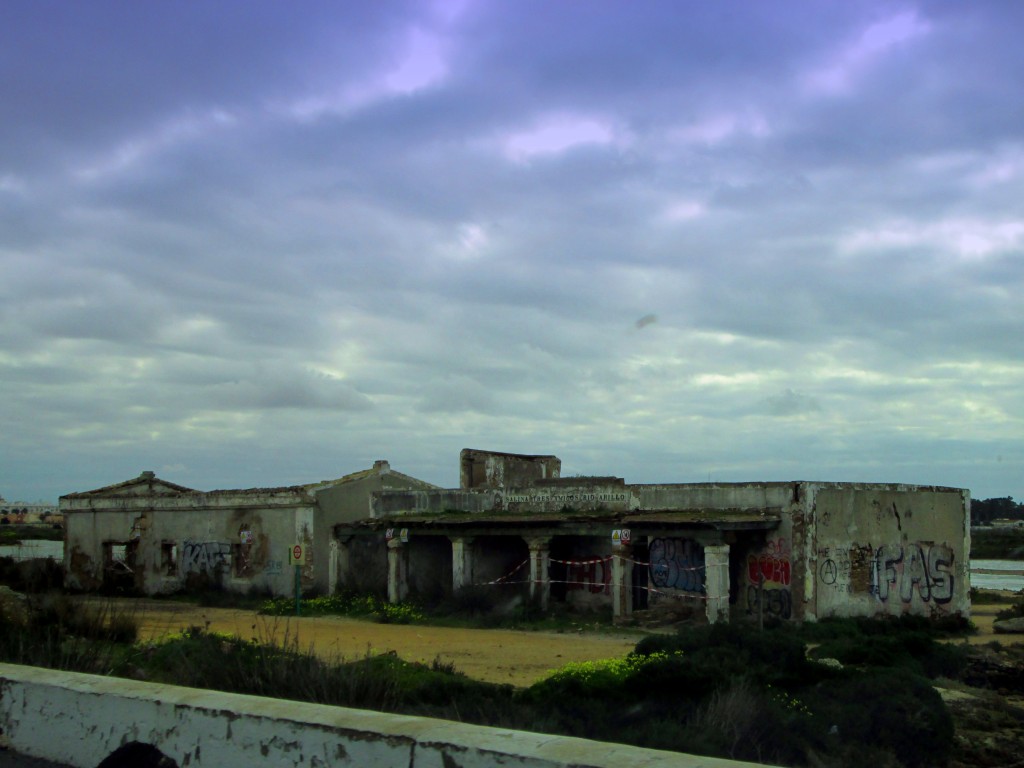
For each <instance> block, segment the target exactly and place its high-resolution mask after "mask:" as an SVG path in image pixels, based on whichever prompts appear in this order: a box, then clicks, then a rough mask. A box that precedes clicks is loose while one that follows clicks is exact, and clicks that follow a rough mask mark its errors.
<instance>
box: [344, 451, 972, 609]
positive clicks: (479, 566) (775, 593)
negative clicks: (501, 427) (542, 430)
mask: <svg viewBox="0 0 1024 768" xmlns="http://www.w3.org/2000/svg"><path fill="white" fill-rule="evenodd" d="M560 470H561V462H560V461H559V460H558V459H557V458H556V457H554V456H526V455H518V454H504V453H494V452H487V451H475V450H464V451H463V452H462V455H461V461H460V477H461V483H460V486H461V487H459V488H457V489H439V488H426V489H413V488H409V489H383V490H380V491H375V492H374V493H373V494H372V501H371V504H372V509H371V515H370V517H369V518H367V519H364V520H347V521H345V522H341V523H338V524H336V525H335V526H334V530H333V541H332V544H331V546H332V547H333V548H334V551H335V552H336V554H335V556H334V557H332V558H331V563H332V566H333V568H332V571H333V573H332V575H331V577H330V579H329V581H330V589H331V590H332V591H333V590H334V589H337V588H342V589H349V588H351V589H362V590H367V589H369V590H374V589H376V590H378V591H382V589H383V585H384V584H385V583H386V584H387V592H388V596H389V599H390V600H392V601H399V600H402V599H405V598H407V597H409V596H412V595H419V596H421V597H426V598H435V597H438V596H442V597H443V596H445V595H451V594H452V593H454V592H457V591H459V590H463V589H466V588H470V587H472V588H474V589H478V590H486V591H488V592H489V593H490V594H491V595H493V602H494V603H495V604H498V605H501V604H503V603H504V604H507V605H512V604H517V603H521V602H522V601H525V600H532V601H534V603H535V604H536V605H537V606H538V607H539V608H541V609H549V608H551V607H553V604H554V603H561V604H563V605H565V606H567V607H571V608H574V609H596V608H603V609H604V610H608V609H610V610H611V611H612V613H613V615H614V616H615V617H616V618H617V619H619V620H625V619H628V618H629V617H630V616H631V615H632V614H634V613H635V612H637V611H654V612H658V611H661V612H669V613H675V614H677V615H685V614H687V613H688V614H690V615H696V616H698V617H706V619H707V620H708V621H710V622H716V621H727V620H729V619H730V618H741V617H751V618H759V619H765V618H771V617H776V618H779V619H786V620H795V621H803V620H816V619H821V618H826V617H833V616H878V615H898V614H904V613H912V614H919V615H926V616H941V615H949V614H960V615H962V616H965V617H966V616H968V615H969V612H970V601H969V597H968V592H969V589H970V581H969V578H970V577H969V563H968V553H969V551H970V495H969V492H968V491H966V490H962V489H958V488H945V487H935V486H914V485H901V484H872V483H827V482H806V481H799V482H755V483H694V484H668V485H663V484H644V485H631V484H627V483H626V482H625V481H624V480H623V479H622V478H617V477H571V478H562V477H560Z"/></svg>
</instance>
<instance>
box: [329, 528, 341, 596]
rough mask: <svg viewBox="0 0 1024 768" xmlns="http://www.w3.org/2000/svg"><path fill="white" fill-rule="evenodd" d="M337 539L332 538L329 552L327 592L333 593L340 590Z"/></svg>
mask: <svg viewBox="0 0 1024 768" xmlns="http://www.w3.org/2000/svg"><path fill="white" fill-rule="evenodd" d="M339 548H340V547H339V544H338V540H337V539H331V549H330V551H329V552H328V553H327V594H328V595H333V594H336V593H337V591H338V550H339Z"/></svg>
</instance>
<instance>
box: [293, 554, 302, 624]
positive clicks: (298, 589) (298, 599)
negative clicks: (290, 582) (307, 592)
mask: <svg viewBox="0 0 1024 768" xmlns="http://www.w3.org/2000/svg"><path fill="white" fill-rule="evenodd" d="M301 603H302V566H301V565H296V566H295V615H296V616H298V615H299V605H300V604H301Z"/></svg>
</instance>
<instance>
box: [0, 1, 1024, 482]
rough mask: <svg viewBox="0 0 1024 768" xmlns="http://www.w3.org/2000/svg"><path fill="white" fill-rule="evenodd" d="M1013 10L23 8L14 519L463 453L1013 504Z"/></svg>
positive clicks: (1, 200)
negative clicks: (138, 483)
mask: <svg viewBox="0 0 1024 768" xmlns="http://www.w3.org/2000/svg"><path fill="white" fill-rule="evenodd" d="M1021 29H1024V4H1019V3H1011V2H996V1H993V2H961V1H960V0H957V1H956V2H892V1H890V0H886V1H885V2H831V1H829V2H825V1H824V0H822V1H821V2H785V3H775V2H760V1H757V2H755V1H753V0H751V1H750V2H721V3H719V2H714V3H712V2H704V1H703V0H702V1H701V2H696V1H694V2H679V1H677V0H672V1H671V2H643V3H633V2H595V1H594V0H587V1H586V2H582V1H576V2H572V1H569V0H565V1H562V2H558V1H556V2H552V0H544V1H543V2H539V1H538V2H525V1H522V0H516V2H497V1H495V2H486V1H483V0H480V1H475V0H466V1H464V2H436V3H433V4H431V3H428V2H421V1H419V0H417V1H416V2H409V3H407V4H403V3H400V2H390V1H389V2H375V3H336V2H320V3H317V2H303V3H298V4H297V3H291V2H283V1H282V2H250V1H249V0H247V1H246V2H178V1H177V0H175V1H174V2H160V1H155V2H154V1H148V2H136V1H135V0H125V1H124V2H102V1H91V2H45V1H43V0H8V1H7V2H3V3H2V4H0V495H2V496H4V497H6V498H7V499H8V500H26V501H35V500H37V499H41V500H48V501H56V499H57V497H58V496H59V495H61V494H64V493H70V492H75V491H82V490H88V489H92V488H96V487H99V486H103V485H107V484H110V483H115V482H120V481H122V480H126V479H128V478H131V477H134V476H136V475H138V474H139V472H141V471H143V470H154V471H156V472H157V474H158V475H159V476H160V477H163V478H165V479H167V480H170V481H172V482H175V483H180V484H182V485H186V486H190V487H193V488H199V489H204V490H210V489H215V488H244V487H258V486H277V485H292V484H298V483H305V482H311V481H316V480H322V479H327V478H332V477H338V476H340V475H343V474H347V473H349V472H352V471H356V470H358V469H362V468H365V467H367V466H369V465H370V464H371V463H372V462H373V461H374V460H375V459H380V458H384V459H388V460H390V462H391V465H392V467H393V468H395V469H398V470H400V471H402V472H406V473H408V474H411V475H414V476H416V477H419V478H422V479H424V480H428V481H431V482H434V483H437V484H440V485H444V486H456V485H458V452H459V450H460V449H461V448H464V447H473V448H487V449H493V450H501V451H513V452H520V453H554V454H556V455H558V456H559V457H561V459H562V471H563V475H573V474H599V475H617V476H621V477H625V478H626V480H627V482H698V481H700V482H705V481H707V480H709V479H710V480H714V481H753V480H797V479H806V480H835V481H877V482H907V483H923V484H938V485H951V486H960V487H966V488H970V489H971V491H972V494H973V496H974V497H976V498H988V497H991V496H1006V495H1012V496H1014V497H1015V498H1017V499H1021V498H1022V497H1024V473H1022V469H1024V386H1022V385H1024V303H1022V298H1021V297H1022V288H1024V260H1022V253H1024V250H1022V249H1024V88H1022V86H1024V45H1022V44H1021V42H1020V32H1021Z"/></svg>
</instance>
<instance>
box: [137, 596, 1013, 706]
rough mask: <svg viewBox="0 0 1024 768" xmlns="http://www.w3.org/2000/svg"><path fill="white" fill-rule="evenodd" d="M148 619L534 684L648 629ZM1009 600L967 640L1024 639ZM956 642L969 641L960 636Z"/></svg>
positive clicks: (235, 612) (142, 609)
mask: <svg viewBox="0 0 1024 768" xmlns="http://www.w3.org/2000/svg"><path fill="white" fill-rule="evenodd" d="M130 602H131V605H132V606H133V610H134V611H135V612H136V616H137V617H138V619H139V622H140V633H139V634H140V639H144V640H148V639H156V638H158V637H161V636H163V635H166V634H168V633H173V632H180V631H181V630H183V629H186V628H188V627H190V626H198V627H203V628H205V629H209V630H211V631H216V632H227V633H231V634H235V635H238V636H239V637H243V638H247V639H248V638H256V639H259V640H268V639H270V638H275V639H277V640H278V641H279V642H296V641H297V645H298V647H299V648H300V649H303V650H305V649H309V648H312V649H313V650H314V651H315V652H316V653H317V654H318V655H319V656H321V657H323V658H328V659H339V658H343V659H358V658H362V657H363V656H365V655H367V654H368V653H369V654H379V653H387V652H391V651H393V652H395V653H396V654H397V655H398V656H399V657H400V658H403V659H405V660H407V661H418V662H425V663H430V662H431V661H433V660H434V659H439V660H440V661H442V662H445V663H452V664H454V665H455V668H456V669H457V670H458V671H459V672H462V673H464V674H466V675H467V676H469V677H471V678H474V679H476V680H485V681H488V682H494V683H511V684H512V685H515V686H528V685H530V684H532V683H534V682H536V681H537V680H539V679H540V678H542V677H544V676H545V675H546V674H547V673H548V672H550V671H551V670H553V669H556V668H558V667H560V666H562V665H564V664H567V663H569V662H574V661H591V660H596V659H607V658H612V657H617V656H622V655H624V654H626V653H628V652H629V651H631V650H632V649H633V647H634V646H635V645H636V643H637V641H638V640H639V639H640V637H641V636H642V635H641V634H640V633H638V632H635V631H634V632H625V631H623V632H617V633H616V632H608V631H601V632H565V633H559V632H530V631H521V630H503V629H463V628H452V627H429V626H422V625H412V624H379V623H376V622H373V621H367V620H360V619H350V618H343V617H336V616H330V617H298V618H297V617H294V616H292V617H275V616H260V615H258V614H256V613H255V612H254V611H251V610H240V609H233V608H203V607H199V606H195V605H189V604H187V603H177V602H170V601H165V600H133V601H130ZM1004 607H1005V606H1001V605H977V606H975V607H974V608H973V609H972V612H971V618H972V620H973V621H974V623H975V624H976V625H977V626H978V633H977V634H976V635H974V636H972V637H970V638H969V639H968V640H967V641H966V642H969V643H971V644H972V645H973V644H984V643H988V642H991V641H992V640H999V641H1000V642H1001V643H1003V644H1015V643H1024V635H996V634H994V633H993V630H992V622H993V620H994V618H995V614H996V613H997V612H998V611H999V610H1001V609H1002V608H1004ZM954 642H964V641H963V640H957V641H954Z"/></svg>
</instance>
